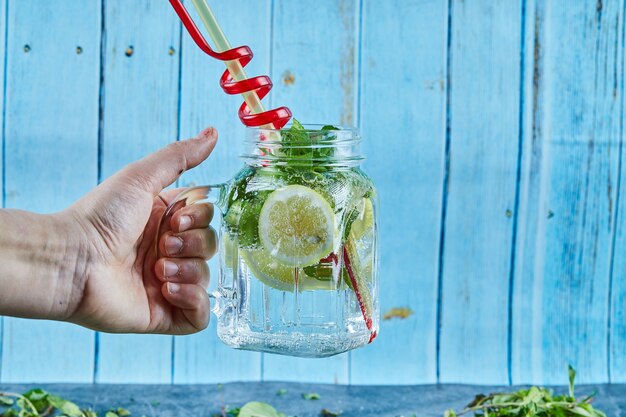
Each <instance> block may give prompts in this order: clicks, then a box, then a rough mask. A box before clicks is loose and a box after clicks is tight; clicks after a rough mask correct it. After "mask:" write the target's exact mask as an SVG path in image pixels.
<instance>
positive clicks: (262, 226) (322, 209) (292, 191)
mask: <svg viewBox="0 0 626 417" xmlns="http://www.w3.org/2000/svg"><path fill="white" fill-rule="evenodd" d="M334 234H335V215H334V213H333V209H332V207H331V206H330V204H328V202H327V201H326V199H325V198H324V197H322V195H320V194H319V193H318V192H316V191H314V190H312V189H310V188H308V187H305V186H302V185H288V186H286V187H282V188H279V189H277V190H275V191H274V192H272V193H271V194H270V195H269V196H268V197H267V199H266V200H265V203H264V204H263V207H262V208H261V213H260V215H259V237H260V238H261V243H262V245H263V247H264V248H265V250H267V252H269V254H270V255H271V256H272V257H274V258H276V259H277V260H278V261H279V262H280V263H282V264H284V265H288V266H292V267H304V266H309V265H313V264H315V263H317V262H318V261H319V260H320V259H321V258H323V257H325V256H326V255H328V254H329V253H330V252H331V251H332V248H333V238H334Z"/></svg>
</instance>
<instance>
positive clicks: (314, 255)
mask: <svg viewBox="0 0 626 417" xmlns="http://www.w3.org/2000/svg"><path fill="white" fill-rule="evenodd" d="M359 144H360V138H359V135H358V132H357V131H356V130H353V129H335V128H332V127H330V126H326V127H322V126H306V127H304V126H302V125H300V124H299V123H297V122H294V125H293V126H292V127H291V128H289V129H284V130H282V131H280V132H279V131H274V130H267V129H248V131H247V138H246V145H247V148H248V149H247V153H246V155H244V162H245V165H244V167H243V168H242V170H241V171H239V172H238V173H237V174H236V175H235V177H234V179H233V180H231V181H229V182H228V183H227V184H223V185H218V186H212V187H209V186H206V187H195V188H192V189H189V190H187V191H186V192H185V193H183V194H182V195H181V196H179V198H178V199H177V200H178V201H177V202H176V203H175V204H174V206H173V207H172V208H171V209H170V210H169V211H168V213H169V214H170V215H171V213H172V212H173V210H175V209H177V208H178V207H180V206H181V205H184V204H190V203H194V202H199V201H200V202H202V201H210V202H214V203H215V204H216V205H217V207H218V208H219V209H220V211H221V213H222V222H221V226H220V251H219V269H220V271H219V278H218V286H217V291H216V292H215V293H213V294H212V296H213V297H214V298H215V299H216V302H215V308H214V312H215V313H216V315H217V317H218V319H217V320H218V325H217V329H218V335H219V337H220V339H221V340H222V341H223V342H224V343H226V344H227V345H229V346H232V347H234V348H237V349H247V350H256V351H264V352H271V353H279V354H285V355H292V356H303V357H324V356H331V355H335V354H338V353H341V352H345V351H347V350H350V349H354V348H357V347H360V346H363V345H365V344H367V343H369V342H371V341H372V340H373V339H374V337H375V336H376V334H377V331H378V321H379V308H378V273H377V272H378V271H377V265H378V259H377V243H378V233H377V223H376V190H375V188H374V185H373V184H372V181H371V180H370V179H369V177H367V175H366V174H365V173H364V172H363V171H362V170H361V168H360V164H361V162H362V161H363V157H362V156H361V155H360V152H359Z"/></svg>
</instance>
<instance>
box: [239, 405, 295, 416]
mask: <svg viewBox="0 0 626 417" xmlns="http://www.w3.org/2000/svg"><path fill="white" fill-rule="evenodd" d="M237 417H284V414H283V413H279V412H278V411H276V409H275V408H274V407H272V406H271V405H269V404H267V403H262V402H258V401H252V402H249V403H247V404H246V405H244V406H243V407H241V409H240V410H239V414H238V415H237Z"/></svg>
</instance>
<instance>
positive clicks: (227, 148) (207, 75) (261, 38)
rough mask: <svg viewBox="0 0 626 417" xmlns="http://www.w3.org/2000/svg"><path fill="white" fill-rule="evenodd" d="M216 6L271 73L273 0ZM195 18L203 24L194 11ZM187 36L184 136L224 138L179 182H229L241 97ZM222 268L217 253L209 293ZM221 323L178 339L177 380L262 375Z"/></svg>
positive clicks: (239, 140)
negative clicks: (230, 343)
mask: <svg viewBox="0 0 626 417" xmlns="http://www.w3.org/2000/svg"><path fill="white" fill-rule="evenodd" d="M211 6H212V7H213V11H214V12H215V14H216V16H217V18H218V20H219V22H220V24H221V25H222V28H223V30H224V32H225V33H226V35H227V37H228V38H229V40H230V41H231V43H232V46H233V47H235V46H239V45H249V46H250V48H251V49H252V51H253V52H254V54H255V56H254V58H253V59H252V61H251V62H250V64H249V65H248V66H247V67H246V73H247V74H248V76H254V75H261V74H268V73H269V62H270V61H269V57H270V52H269V40H270V2H269V0H267V1H255V2H247V1H244V0H236V1H232V2H228V3H225V2H214V3H212V4H211ZM189 9H190V11H191V10H193V7H189ZM194 18H195V19H196V21H198V22H200V20H199V18H197V17H195V14H194ZM207 38H208V36H207ZM182 40H183V48H182V50H183V61H182V69H181V77H182V78H181V110H180V135H181V138H187V137H191V136H195V135H196V134H197V133H198V132H199V131H201V130H202V129H204V128H205V127H207V126H215V127H216V128H217V130H218V133H219V139H218V144H217V147H216V148H215V150H214V151H213V154H212V155H211V156H210V158H209V159H208V161H206V162H204V163H203V164H202V165H201V166H199V167H198V168H196V169H194V170H192V171H190V172H188V173H186V174H185V175H184V176H183V178H182V180H181V181H180V184H181V185H193V184H195V185H200V184H215V183H219V182H224V181H227V180H229V179H231V178H232V177H233V176H234V175H235V173H236V172H237V171H238V170H239V169H240V168H241V167H243V163H242V162H241V160H240V159H239V155H240V154H241V153H242V151H243V147H242V144H243V139H244V127H243V125H242V124H241V122H240V121H239V118H238V116H237V111H238V109H239V105H240V104H241V97H240V96H234V97H231V96H227V95H226V94H224V92H223V91H222V89H221V88H220V86H219V78H220V76H221V75H222V73H223V72H224V70H225V66H224V64H223V63H221V62H219V61H217V60H215V59H213V58H211V57H209V56H207V55H204V54H203V53H202V52H201V51H200V50H199V49H198V47H197V46H196V45H195V44H194V43H193V41H192V40H191V38H190V37H189V35H188V34H187V33H186V32H184V33H183V36H182ZM264 103H267V100H264ZM213 226H214V227H215V228H218V227H219V226H218V221H217V220H213ZM217 266H218V265H217V257H214V258H213V259H212V260H211V261H210V262H209V267H210V270H211V273H212V275H213V278H212V280H211V281H212V282H211V286H210V291H213V290H215V285H216V283H217V273H218V272H217V271H218V267H217ZM216 322H217V320H215V317H212V318H211V323H210V324H209V328H208V329H207V330H205V331H203V332H201V333H199V334H196V335H192V336H184V337H176V338H175V344H174V382H175V383H212V382H226V381H239V380H241V381H250V380H253V381H255V380H256V381H258V380H259V379H260V378H261V354H260V353H256V352H243V351H236V350H233V349H231V348H229V347H227V346H226V345H224V344H223V343H222V342H221V341H220V340H219V338H218V337H217V328H216Z"/></svg>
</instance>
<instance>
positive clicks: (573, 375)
mask: <svg viewBox="0 0 626 417" xmlns="http://www.w3.org/2000/svg"><path fill="white" fill-rule="evenodd" d="M567 370H568V372H567V373H568V376H569V396H570V397H573V396H574V381H575V380H576V369H574V368H573V367H572V365H568V367H567Z"/></svg>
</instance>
